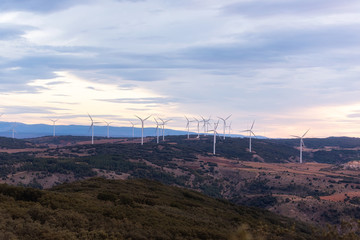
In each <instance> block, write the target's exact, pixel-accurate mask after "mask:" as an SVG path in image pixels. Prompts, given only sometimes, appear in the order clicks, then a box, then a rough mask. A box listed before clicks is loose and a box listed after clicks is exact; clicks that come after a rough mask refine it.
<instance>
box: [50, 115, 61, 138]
mask: <svg viewBox="0 0 360 240" xmlns="http://www.w3.org/2000/svg"><path fill="white" fill-rule="evenodd" d="M58 120H59V119H56V120H53V119H50V121H52V122H53V137H55V124H56V122H57V121H58Z"/></svg>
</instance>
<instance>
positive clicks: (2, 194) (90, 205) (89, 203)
mask: <svg viewBox="0 0 360 240" xmlns="http://www.w3.org/2000/svg"><path fill="white" fill-rule="evenodd" d="M0 199H1V201H0V206H1V207H0V209H1V210H0V237H1V238H2V239H4V238H7V239H16V238H19V239H64V238H66V239H227V238H228V237H230V236H232V235H233V237H234V236H235V235H236V233H237V234H243V233H245V232H246V233H247V234H252V235H254V236H255V237H256V239H259V237H264V238H265V239H269V240H270V239H294V240H295V239H299V240H300V239H319V238H316V235H315V234H320V233H317V232H313V230H312V228H311V226H310V225H306V224H304V223H300V222H296V221H294V220H291V219H288V218H285V217H280V216H277V215H275V214H272V213H270V212H268V211H264V210H260V209H254V208H248V207H241V206H236V205H233V204H231V203H229V202H227V201H223V200H216V199H212V198H209V197H207V196H205V195H203V194H200V193H197V192H194V191H190V190H186V189H181V188H177V187H170V186H165V185H162V184H160V183H157V182H153V181H148V180H128V181H114V180H105V179H102V178H93V179H89V180H86V181H81V182H74V183H71V184H64V185H60V186H57V187H55V188H53V189H51V190H47V191H44V190H34V189H26V188H22V187H11V186H7V185H0ZM245 226H248V227H247V228H246V227H245ZM239 227H240V228H239ZM245 229H247V230H245ZM235 239H236V238H235Z"/></svg>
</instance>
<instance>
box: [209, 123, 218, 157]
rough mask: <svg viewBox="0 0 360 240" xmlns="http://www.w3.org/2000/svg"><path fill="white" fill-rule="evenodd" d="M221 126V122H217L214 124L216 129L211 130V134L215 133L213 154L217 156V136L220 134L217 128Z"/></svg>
mask: <svg viewBox="0 0 360 240" xmlns="http://www.w3.org/2000/svg"><path fill="white" fill-rule="evenodd" d="M218 126H219V121H217V123H214V129H213V130H210V132H214V146H213V154H214V155H215V154H216V134H218V132H217V131H216V129H217V127H218Z"/></svg>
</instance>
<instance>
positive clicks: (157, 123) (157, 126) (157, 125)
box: [154, 118, 160, 143]
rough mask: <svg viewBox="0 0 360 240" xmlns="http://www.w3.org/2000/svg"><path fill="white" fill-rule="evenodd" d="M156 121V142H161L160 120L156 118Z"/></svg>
mask: <svg viewBox="0 0 360 240" xmlns="http://www.w3.org/2000/svg"><path fill="white" fill-rule="evenodd" d="M154 120H155V122H156V143H159V125H160V124H159V122H158V121H157V120H156V118H154Z"/></svg>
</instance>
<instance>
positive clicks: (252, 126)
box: [250, 120, 255, 130]
mask: <svg viewBox="0 0 360 240" xmlns="http://www.w3.org/2000/svg"><path fill="white" fill-rule="evenodd" d="M254 124H255V120H254V121H253V123H252V125H251V128H250V130H252V129H253V127H254Z"/></svg>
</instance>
